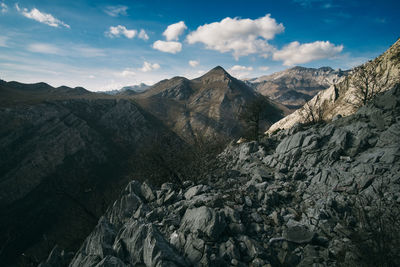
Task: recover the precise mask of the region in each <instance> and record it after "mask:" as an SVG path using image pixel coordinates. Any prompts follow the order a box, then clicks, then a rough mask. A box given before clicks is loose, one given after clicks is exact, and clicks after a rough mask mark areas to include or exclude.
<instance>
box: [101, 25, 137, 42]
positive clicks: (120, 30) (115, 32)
mask: <svg viewBox="0 0 400 267" xmlns="http://www.w3.org/2000/svg"><path fill="white" fill-rule="evenodd" d="M136 34H137V30H128V29H127V28H126V27H125V26H122V25H118V26H115V27H114V26H110V29H109V30H108V31H107V32H106V35H107V36H108V37H110V38H113V37H119V36H121V35H123V36H125V37H126V38H128V39H132V38H133V37H135V36H136Z"/></svg>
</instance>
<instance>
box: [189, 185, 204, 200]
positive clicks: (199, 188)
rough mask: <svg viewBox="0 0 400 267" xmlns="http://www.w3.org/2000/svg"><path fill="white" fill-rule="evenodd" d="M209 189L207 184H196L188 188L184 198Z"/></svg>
mask: <svg viewBox="0 0 400 267" xmlns="http://www.w3.org/2000/svg"><path fill="white" fill-rule="evenodd" d="M208 190H209V187H208V186H207V185H196V186H193V187H191V188H189V189H188V190H187V191H186V193H185V195H184V196H185V198H186V199H191V198H192V197H194V196H196V195H198V194H201V193H204V192H207V191H208Z"/></svg>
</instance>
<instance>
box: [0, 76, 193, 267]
mask: <svg viewBox="0 0 400 267" xmlns="http://www.w3.org/2000/svg"><path fill="white" fill-rule="evenodd" d="M0 95H1V97H0V99H1V101H0V123H1V125H2V126H1V127H0V151H1V153H0V240H2V242H1V244H0V262H1V263H2V265H4V266H10V265H11V266H12V265H13V264H16V263H17V262H18V265H20V266H25V265H29V266H30V264H35V262H36V264H38V260H40V259H42V258H43V257H44V256H45V255H47V254H48V252H49V249H50V248H51V247H52V246H53V245H54V244H55V242H56V241H57V243H58V244H59V245H60V246H61V247H62V248H68V249H71V250H74V249H77V248H78V246H79V244H80V243H81V242H82V240H83V238H84V237H85V236H86V235H87V234H88V233H89V232H90V231H91V229H92V228H93V227H94V225H95V224H96V222H97V220H98V218H99V217H100V216H101V215H102V213H104V211H105V209H106V207H107V206H108V205H109V204H110V203H112V201H114V200H115V198H116V197H117V196H118V194H119V193H120V190H121V188H122V187H123V186H125V185H126V183H127V182H128V181H130V180H131V179H132V177H137V178H138V179H140V177H142V178H143V180H144V179H146V180H148V181H149V182H151V183H153V184H157V183H161V182H165V181H169V179H172V178H171V176H172V174H171V173H170V170H164V171H163V172H162V171H161V170H160V169H161V168H162V167H161V166H160V164H158V165H155V164H154V163H153V162H152V158H151V157H150V156H153V157H157V160H158V159H160V160H162V162H161V163H163V164H166V165H168V166H169V167H170V168H172V169H173V170H174V171H175V172H178V171H179V166H174V162H179V161H178V160H176V157H175V155H176V154H179V151H182V150H185V144H184V142H183V141H182V140H181V139H180V138H179V137H178V136H176V135H175V134H174V133H173V132H171V131H170V130H169V129H167V128H166V127H165V126H164V124H163V123H161V122H160V121H159V120H157V119H156V118H154V117H153V116H152V115H150V114H148V113H147V112H145V111H144V110H143V109H142V108H140V107H139V106H138V105H136V104H135V103H134V102H132V101H131V100H128V99H121V98H120V99H116V98H113V97H110V96H107V95H102V94H95V93H90V92H88V91H86V90H84V89H83V88H68V87H59V88H53V87H51V86H49V85H47V84H44V83H38V84H21V83H17V82H4V81H1V82H0ZM154 146H159V149H158V150H156V152H157V154H156V155H150V156H146V155H149V152H147V151H149V150H150V149H152V148H153V147H154ZM158 163H160V162H159V161H158ZM150 168H151V170H150ZM158 170H160V171H158ZM150 171H151V176H150V175H148V173H149V172H150ZM144 177H146V178H144ZM172 180H173V179H172Z"/></svg>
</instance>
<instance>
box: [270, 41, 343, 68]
mask: <svg viewBox="0 0 400 267" xmlns="http://www.w3.org/2000/svg"><path fill="white" fill-rule="evenodd" d="M342 50H343V45H338V46H335V45H334V44H332V43H330V42H329V41H325V42H324V41H316V42H313V43H306V44H300V43H299V42H297V41H296V42H292V43H290V44H288V45H287V46H285V47H283V49H281V50H279V51H276V52H274V54H273V59H274V60H282V61H283V65H285V66H292V65H295V64H302V63H307V62H310V61H313V60H318V59H324V58H332V57H334V56H336V55H337V54H339V53H340V52H342Z"/></svg>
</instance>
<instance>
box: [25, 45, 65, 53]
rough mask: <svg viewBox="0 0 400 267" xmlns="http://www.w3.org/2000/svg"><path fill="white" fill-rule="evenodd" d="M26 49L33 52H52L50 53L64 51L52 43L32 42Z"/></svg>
mask: <svg viewBox="0 0 400 267" xmlns="http://www.w3.org/2000/svg"><path fill="white" fill-rule="evenodd" d="M27 49H28V50H29V51H31V52H34V53H42V54H52V55H61V54H64V51H63V50H62V49H60V48H58V47H57V46H54V45H52V44H44V43H34V44H30V45H28V48H27Z"/></svg>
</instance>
